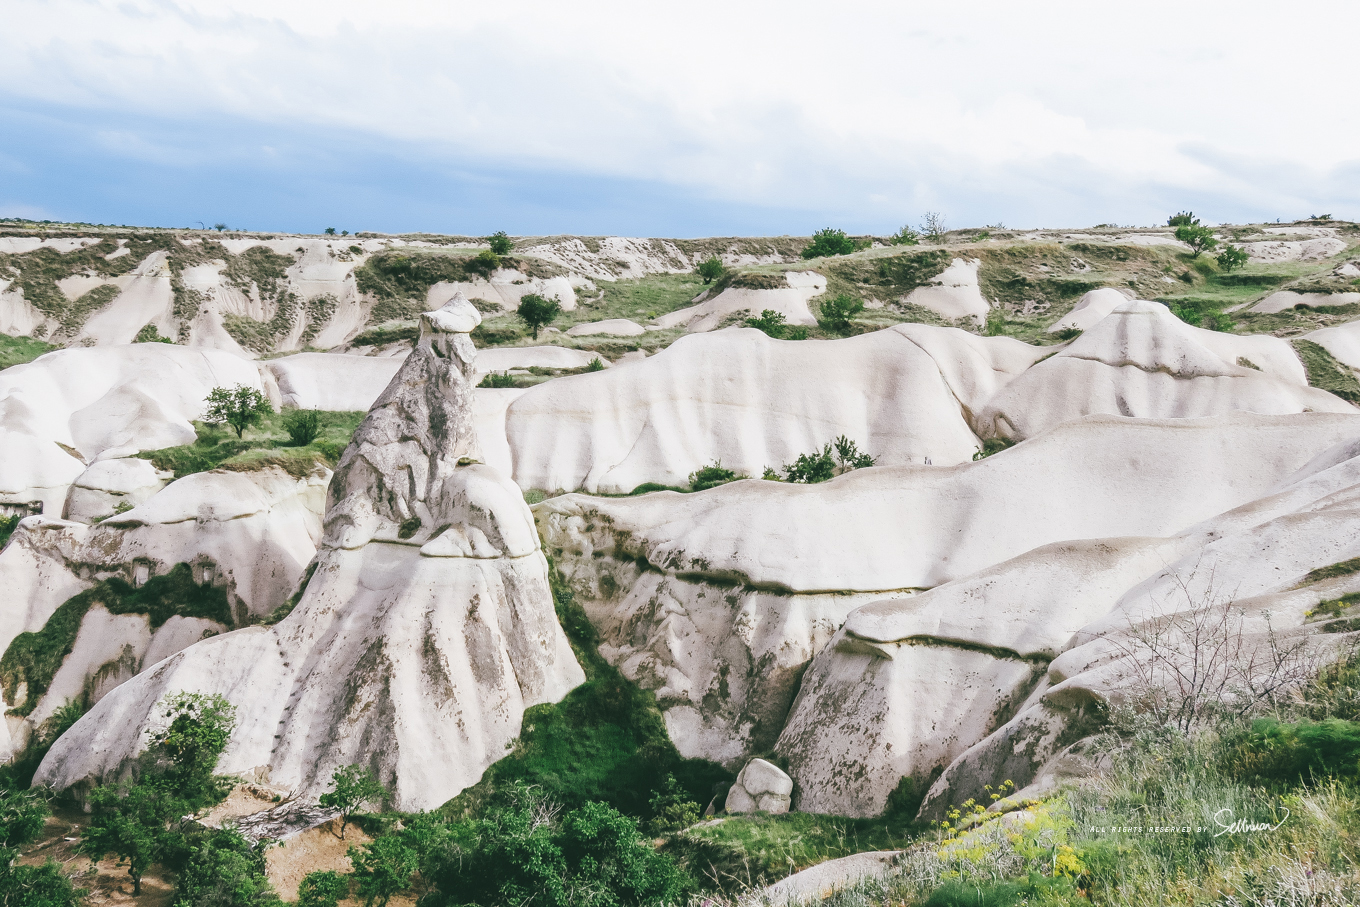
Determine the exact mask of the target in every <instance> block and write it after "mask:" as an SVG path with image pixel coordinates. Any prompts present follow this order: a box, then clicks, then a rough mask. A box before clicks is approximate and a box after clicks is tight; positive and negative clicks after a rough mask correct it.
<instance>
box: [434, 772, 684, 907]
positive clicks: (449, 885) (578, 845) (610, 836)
mask: <svg viewBox="0 0 1360 907" xmlns="http://www.w3.org/2000/svg"><path fill="white" fill-rule="evenodd" d="M559 814H560V809H559V808H558V807H557V806H556V805H555V804H553V803H552V802H551V801H547V800H545V799H543V798H542V797H541V795H539V794H537V793H536V792H534V791H532V790H530V789H528V788H519V789H517V790H515V791H513V792H512V793H511V796H510V798H509V802H508V803H507V804H506V805H504V806H502V807H500V808H497V809H494V810H491V811H490V812H489V813H488V814H487V816H486V817H485V818H483V819H479V820H475V821H472V822H467V823H463V824H462V825H461V826H460V827H455V828H454V829H453V830H452V833H453V837H454V839H455V841H456V846H455V847H453V848H450V849H449V850H448V851H447V852H446V854H445V855H444V858H443V859H442V860H438V861H434V862H435V865H433V866H432V867H431V876H432V878H433V881H434V883H435V889H436V890H435V892H433V893H431V894H430V895H428V896H427V898H428V903H430V904H432V905H435V907H445V905H447V907H452V905H469V907H500V905H503V904H528V903H532V904H534V905H536V907H576V905H599V907H644V905H646V907H652V905H661V904H667V903H674V902H675V901H677V900H679V898H680V897H681V896H682V895H683V893H684V891H685V889H686V887H687V884H686V883H687V880H686V879H685V878H684V876H683V875H682V873H681V872H680V870H679V868H678V867H677V866H676V865H675V863H674V862H673V861H672V860H671V859H670V858H669V857H667V856H665V855H663V854H659V853H657V852H656V851H655V850H653V849H652V847H651V845H650V844H649V843H648V842H647V841H645V840H643V838H642V836H641V835H640V834H639V833H638V828H637V824H636V823H635V822H634V821H633V820H632V819H630V818H628V817H627V816H624V815H622V814H621V813H619V812H618V811H617V810H615V809H613V808H612V807H609V806H607V805H605V804H603V803H595V802H591V803H586V804H584V805H583V806H581V807H579V808H578V809H575V810H572V811H571V812H568V813H567V814H566V815H565V816H562V817H561V818H559ZM422 903H426V901H425V900H422Z"/></svg>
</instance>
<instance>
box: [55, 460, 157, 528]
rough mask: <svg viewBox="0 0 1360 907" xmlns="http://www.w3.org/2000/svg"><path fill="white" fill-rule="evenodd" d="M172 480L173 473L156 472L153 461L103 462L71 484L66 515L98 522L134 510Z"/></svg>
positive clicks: (83, 473)
mask: <svg viewBox="0 0 1360 907" xmlns="http://www.w3.org/2000/svg"><path fill="white" fill-rule="evenodd" d="M173 478H174V473H170V472H166V471H164V470H160V469H157V468H156V467H155V466H153V465H152V464H151V461H150V460H143V459H140V458H137V457H120V458H118V459H114V460H100V461H98V462H96V463H95V464H94V465H93V466H91V467H90V468H89V469H87V470H85V471H84V472H82V473H81V474H80V475H79V476H78V477H77V478H76V480H75V481H74V482H72V483H71V490H70V491H69V492H68V493H67V495H66V507H65V512H64V513H63V516H64V517H65V518H66V519H68V520H75V521H76V522H79V523H95V522H98V521H99V520H102V519H106V518H107V517H111V516H113V515H114V514H115V513H121V512H122V511H124V510H131V509H132V508H133V507H135V506H137V505H138V504H141V503H142V502H143V501H145V500H147V499H148V498H150V497H151V496H152V495H153V494H155V493H156V492H158V491H160V490H161V489H162V488H164V487H165V486H166V484H168V483H169V482H170V480H171V479H173Z"/></svg>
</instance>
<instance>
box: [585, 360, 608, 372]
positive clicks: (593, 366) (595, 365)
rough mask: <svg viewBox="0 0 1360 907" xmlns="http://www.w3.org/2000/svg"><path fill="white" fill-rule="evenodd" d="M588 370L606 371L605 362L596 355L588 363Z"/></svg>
mask: <svg viewBox="0 0 1360 907" xmlns="http://www.w3.org/2000/svg"><path fill="white" fill-rule="evenodd" d="M586 371H588V372H602V371H604V362H603V361H602V360H601V359H600V357H599V356H596V357H595V358H594V359H592V360H590V361H589V362H587V363H586Z"/></svg>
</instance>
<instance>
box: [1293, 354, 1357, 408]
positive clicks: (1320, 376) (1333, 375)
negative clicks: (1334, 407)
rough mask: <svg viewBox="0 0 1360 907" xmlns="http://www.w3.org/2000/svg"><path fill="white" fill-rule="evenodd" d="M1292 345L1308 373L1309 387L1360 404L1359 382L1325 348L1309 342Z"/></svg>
mask: <svg viewBox="0 0 1360 907" xmlns="http://www.w3.org/2000/svg"><path fill="white" fill-rule="evenodd" d="M1293 344H1294V350H1295V351H1296V352H1297V353H1298V354H1299V358H1300V359H1302V360H1303V367H1304V369H1305V370H1306V371H1307V372H1308V383H1309V384H1310V385H1312V386H1313V387H1316V388H1319V389H1320V390H1324V391H1327V392H1328V393H1332V394H1335V395H1336V396H1338V397H1340V398H1341V399H1342V400H1345V401H1346V402H1348V403H1355V404H1360V381H1356V380H1355V374H1354V373H1353V372H1352V371H1351V370H1350V369H1348V368H1347V367H1346V366H1344V365H1342V364H1341V363H1340V362H1337V361H1336V359H1334V358H1333V357H1332V354H1331V353H1329V352H1327V349H1326V347H1324V346H1322V344H1320V343H1314V342H1313V341H1311V340H1295V341H1293Z"/></svg>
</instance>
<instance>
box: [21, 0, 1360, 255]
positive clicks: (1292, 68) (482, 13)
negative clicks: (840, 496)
mask: <svg viewBox="0 0 1360 907" xmlns="http://www.w3.org/2000/svg"><path fill="white" fill-rule="evenodd" d="M1105 6H1107V5H1102V4H1090V3H1075V2H1072V3H1069V2H1053V0H1036V2H1033V3H1028V4H1015V3H993V2H988V0H979V2H975V3H969V4H966V5H965V4H939V3H929V4H925V3H919V4H918V3H911V2H896V3H869V2H859V3H856V2H848V3H840V4H835V5H832V4H826V3H803V2H797V0H789V2H782V3H765V2H746V3H738V4H733V3H730V2H728V3H710V2H708V0H695V2H693V3H690V4H686V5H684V6H683V7H671V6H666V7H663V6H661V5H640V4H636V3H622V2H619V3H613V2H588V3H585V2H583V3H573V4H562V3H560V2H559V3H543V2H537V0H522V2H515V0H506V2H501V3H497V4H479V5H473V4H463V3H445V4H430V3H407V2H401V0H394V2H388V3H384V4H372V3H361V2H351V0H330V2H325V3H314V2H286V0H273V2H265V0H216V2H207V0H117V2H114V0H109V2H104V0H8V2H7V3H6V4H5V14H4V15H5V20H6V28H5V29H3V30H0V216H22V217H32V218H38V219H43V218H50V219H70V220H81V221H90V222H97V223H127V224H144V225H165V226H193V225H196V224H197V223H198V222H200V221H202V222H204V223H206V224H212V223H215V222H219V221H221V222H225V223H227V224H229V225H230V226H232V227H239V228H246V229H256V230H297V231H307V232H314V231H319V230H321V229H322V228H324V227H326V226H335V227H337V228H340V229H349V230H351V231H358V230H375V231H384V232H397V231H421V230H423V231H431V232H444V233H465V234H471V235H479V234H483V233H486V232H490V231H492V230H496V229H505V230H508V231H509V232H511V233H516V234H552V233H577V234H602V233H614V234H628V235H651V236H702V235H751V234H781V233H790V234H806V233H809V232H811V231H812V230H814V229H817V228H819V227H822V226H827V225H835V226H840V227H843V228H844V229H847V230H850V231H852V232H879V233H885V232H889V231H891V230H894V229H896V228H897V227H899V226H901V225H903V224H904V223H919V221H920V219H921V216H922V215H923V213H924V212H925V211H928V210H929V211H940V212H943V213H944V214H945V216H946V218H947V219H948V222H949V224H950V225H951V226H981V225H985V224H991V223H1005V224H1006V225H1008V226H1049V227H1057V226H1073V227H1076V226H1087V225H1091V224H1096V223H1119V224H1152V223H1156V222H1160V221H1163V220H1164V219H1165V217H1166V215H1167V214H1169V213H1171V212H1173V211H1175V210H1179V209H1181V208H1187V207H1188V208H1193V209H1194V210H1195V211H1196V212H1197V213H1200V214H1202V215H1204V216H1205V217H1206V218H1207V219H1209V220H1211V221H1243V220H1250V219H1269V220H1274V219H1275V218H1277V217H1282V218H1286V219H1289V218H1294V217H1302V216H1307V215H1310V214H1316V213H1331V214H1334V215H1335V216H1337V217H1351V218H1360V122H1357V118H1355V117H1354V116H1353V115H1352V114H1351V113H1350V112H1349V107H1350V103H1349V99H1348V94H1349V92H1348V88H1347V77H1346V75H1345V67H1344V65H1343V62H1344V61H1345V60H1348V59H1349V58H1350V57H1351V56H1352V50H1351V48H1350V47H1349V46H1348V42H1349V41H1350V40H1351V38H1350V37H1349V36H1353V35H1354V34H1356V33H1357V31H1360V28H1358V27H1360V7H1357V6H1356V5H1355V4H1352V3H1331V2H1315V3H1296V4H1293V5H1289V6H1288V7H1286V6H1285V5H1282V4H1276V3H1271V4H1266V3H1260V4H1256V3H1250V2H1236V3H1217V2H1201V3H1196V4H1184V3H1169V2H1168V3H1163V2H1160V0H1148V2H1145V3H1140V4H1137V5H1126V6H1125V7H1120V8H1115V7H1113V6H1110V7H1109V9H1105V8H1104V7H1105ZM1187 6H1189V7H1192V8H1190V9H1187V8H1186V7H1187ZM1326 61H1333V62H1334V63H1335V65H1334V66H1333V65H1324V64H1325V63H1326Z"/></svg>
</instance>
